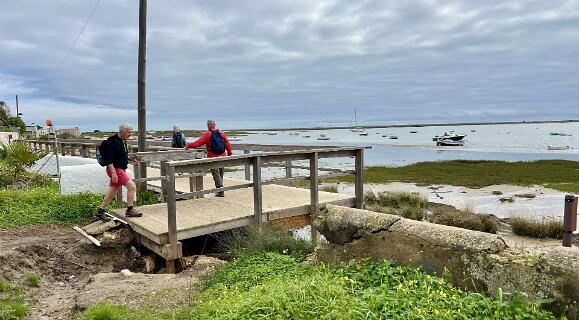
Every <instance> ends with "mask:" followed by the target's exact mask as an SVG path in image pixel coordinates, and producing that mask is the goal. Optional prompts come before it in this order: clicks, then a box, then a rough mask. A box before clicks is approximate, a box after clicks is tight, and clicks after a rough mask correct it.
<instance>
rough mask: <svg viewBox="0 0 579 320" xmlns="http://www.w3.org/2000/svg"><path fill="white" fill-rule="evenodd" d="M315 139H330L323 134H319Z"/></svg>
mask: <svg viewBox="0 0 579 320" xmlns="http://www.w3.org/2000/svg"><path fill="white" fill-rule="evenodd" d="M317 139H318V140H330V137H326V135H325V134H320V136H319V137H318V138H317Z"/></svg>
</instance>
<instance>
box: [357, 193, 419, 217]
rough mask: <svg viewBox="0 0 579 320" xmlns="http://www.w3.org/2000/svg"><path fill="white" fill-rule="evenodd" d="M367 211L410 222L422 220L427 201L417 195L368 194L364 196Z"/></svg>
mask: <svg viewBox="0 0 579 320" xmlns="http://www.w3.org/2000/svg"><path fill="white" fill-rule="evenodd" d="M364 200H365V202H366V205H367V209H369V210H373V211H377V212H383V213H388V214H398V215H400V216H402V217H404V218H407V219H412V220H419V221H420V220H423V219H424V217H425V215H426V208H427V207H428V199H426V198H425V197H423V196H421V195H420V194H418V193H410V192H391V191H385V192H380V193H378V194H377V195H376V194H375V193H373V192H368V193H366V195H365V199H364Z"/></svg>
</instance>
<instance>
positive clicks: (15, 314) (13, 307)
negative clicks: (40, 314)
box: [0, 279, 28, 320]
mask: <svg viewBox="0 0 579 320" xmlns="http://www.w3.org/2000/svg"><path fill="white" fill-rule="evenodd" d="M27 313H28V306H27V305H26V303H25V302H24V293H23V291H22V290H20V289H19V288H18V287H17V286H16V285H14V284H13V283H12V282H10V281H7V280H2V279H0V320H19V319H23V318H24V317H25V316H26V314H27Z"/></svg>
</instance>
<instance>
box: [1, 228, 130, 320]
mask: <svg viewBox="0 0 579 320" xmlns="http://www.w3.org/2000/svg"><path fill="white" fill-rule="evenodd" d="M138 257H139V254H138V253H137V252H136V251H134V250H131V249H130V248H109V249H100V248H97V247H95V246H94V245H92V244H88V243H87V242H85V241H84V240H83V239H82V237H81V236H80V235H79V234H78V233H77V232H76V231H74V230H73V229H72V228H71V227H70V226H30V227H23V228H15V229H0V275H1V276H0V277H2V278H4V279H8V280H10V281H14V282H16V283H20V284H23V283H24V281H25V280H24V279H25V277H26V276H27V275H29V274H32V273H35V274H37V275H38V276H40V279H41V280H40V287H39V289H38V290H31V291H30V294H29V296H28V298H27V300H28V301H27V302H28V303H29V304H30V305H31V312H30V313H29V316H28V318H29V319H69V318H70V317H71V316H72V314H73V312H74V308H75V306H76V302H75V299H76V296H77V293H78V292H79V290H80V289H82V288H83V287H84V285H85V284H86V283H87V282H88V280H89V279H90V277H91V276H92V275H94V274H96V273H99V272H111V271H119V270H121V269H125V268H128V269H133V270H134V269H135V268H138V267H139V266H138V263H139V262H140V261H139V259H137V258H138Z"/></svg>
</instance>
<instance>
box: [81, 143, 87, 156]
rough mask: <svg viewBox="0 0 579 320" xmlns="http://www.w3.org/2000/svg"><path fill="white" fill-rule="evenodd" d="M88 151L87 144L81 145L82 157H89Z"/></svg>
mask: <svg viewBox="0 0 579 320" xmlns="http://www.w3.org/2000/svg"><path fill="white" fill-rule="evenodd" d="M86 151H87V147H86V144H81V145H80V156H81V157H83V158H86V157H88V155H87V153H86Z"/></svg>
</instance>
